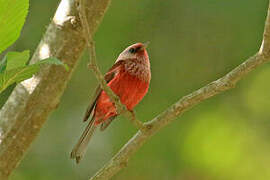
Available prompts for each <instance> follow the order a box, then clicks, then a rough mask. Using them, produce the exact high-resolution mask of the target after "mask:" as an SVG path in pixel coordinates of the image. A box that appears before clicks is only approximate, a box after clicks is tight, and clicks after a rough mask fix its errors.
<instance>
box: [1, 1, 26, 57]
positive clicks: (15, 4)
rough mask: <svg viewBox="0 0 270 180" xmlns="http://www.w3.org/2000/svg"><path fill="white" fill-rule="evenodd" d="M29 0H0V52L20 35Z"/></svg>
mask: <svg viewBox="0 0 270 180" xmlns="http://www.w3.org/2000/svg"><path fill="white" fill-rule="evenodd" d="M28 8H29V0H0V53H1V52H2V51H3V50H5V49H6V48H8V47H9V46H10V45H12V44H13V43H14V42H15V41H16V40H17V39H18V38H19V36H20V32H21V29H22V27H23V25H24V22H25V18H26V15H27V13H28Z"/></svg>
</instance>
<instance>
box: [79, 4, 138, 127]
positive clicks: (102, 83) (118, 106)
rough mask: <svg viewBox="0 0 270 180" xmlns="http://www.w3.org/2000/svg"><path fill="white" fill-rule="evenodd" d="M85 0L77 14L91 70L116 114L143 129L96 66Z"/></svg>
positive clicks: (93, 43)
mask: <svg viewBox="0 0 270 180" xmlns="http://www.w3.org/2000/svg"><path fill="white" fill-rule="evenodd" d="M85 2H86V0H80V10H79V15H80V19H81V23H82V27H83V29H84V35H85V39H86V44H87V46H88V48H89V54H90V63H89V67H90V68H91V69H92V70H93V73H94V74H95V76H96V78H97V80H98V82H99V84H100V86H101V88H102V89H103V90H104V91H105V92H106V94H107V95H108V96H109V98H110V100H111V101H112V102H113V103H114V104H115V106H116V109H117V114H123V115H124V116H125V117H126V118H128V119H129V120H130V121H131V123H132V124H133V125H134V126H135V127H136V128H138V129H143V124H142V122H141V121H139V120H137V119H136V117H135V116H134V114H132V112H130V111H128V110H127V108H126V106H124V105H123V104H122V103H121V101H120V99H119V97H118V96H117V95H116V94H115V93H114V92H113V91H112V90H111V88H110V87H109V86H107V83H106V81H105V79H104V77H103V75H102V73H101V71H100V70H99V68H98V65H97V60H96V50H95V42H94V40H93V37H92V35H91V30H90V26H89V24H88V21H87V16H86V11H85V9H86V8H85Z"/></svg>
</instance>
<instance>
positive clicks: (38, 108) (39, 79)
mask: <svg viewBox="0 0 270 180" xmlns="http://www.w3.org/2000/svg"><path fill="white" fill-rule="evenodd" d="M109 3H110V0H103V1H95V0H88V1H87V4H86V8H87V10H89V11H88V14H87V19H88V23H89V26H91V28H92V29H91V30H92V31H91V32H90V34H91V35H93V34H94V32H95V31H96V30H97V27H98V25H99V24H100V22H101V20H102V18H103V16H104V13H105V12H106V9H107V7H108V5H109ZM78 16H79V15H78V11H77V10H76V1H75V0H62V1H61V3H60V5H59V7H58V9H57V11H56V14H55V16H54V18H53V20H52V22H51V24H50V25H49V26H48V29H47V31H46V33H45V35H44V37H43V39H42V40H41V42H40V44H39V46H38V47H37V49H36V51H35V53H34V55H33V57H32V60H31V63H34V62H36V61H39V60H40V59H43V58H46V57H49V56H54V57H57V58H58V59H60V60H62V61H63V62H64V63H66V64H67V65H68V66H69V69H70V70H69V71H68V72H67V71H66V70H65V69H64V68H63V67H60V66H53V65H52V66H46V67H43V68H42V69H41V71H40V72H39V73H38V74H37V75H35V76H34V77H33V78H31V79H29V80H26V81H24V82H22V83H20V84H19V85H17V87H16V88H15V89H14V91H13V92H12V94H11V96H10V97H9V99H8V101H7V102H6V104H5V106H4V107H3V108H2V109H1V111H0V119H1V121H0V179H6V178H8V176H9V175H10V173H11V172H12V171H13V170H14V169H15V168H16V166H17V165H18V164H19V162H20V161H21V159H22V158H23V156H24V155H25V153H26V151H27V150H28V148H29V146H30V145H31V143H32V142H33V140H34V139H35V137H36V136H37V134H38V133H39V131H40V129H41V127H42V125H43V124H44V122H45V121H46V119H47V118H48V116H49V114H50V112H51V111H53V110H54V109H56V108H57V105H58V104H59V102H60V97H61V96H62V94H63V91H64V90H65V88H66V84H67V82H68V80H69V79H70V77H71V75H72V72H73V70H74V68H75V67H76V64H77V62H78V60H79V58H80V56H81V54H82V52H83V50H84V48H85V38H84V36H83V35H82V34H83V33H82V28H81V24H80V22H79V18H78Z"/></svg>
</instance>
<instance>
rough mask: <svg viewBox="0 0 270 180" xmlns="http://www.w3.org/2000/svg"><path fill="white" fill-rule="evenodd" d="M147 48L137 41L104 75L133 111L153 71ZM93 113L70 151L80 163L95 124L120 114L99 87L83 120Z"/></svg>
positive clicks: (107, 120) (145, 89) (102, 124)
mask: <svg viewBox="0 0 270 180" xmlns="http://www.w3.org/2000/svg"><path fill="white" fill-rule="evenodd" d="M145 47H146V46H145V45H144V44H142V43H136V44H134V45H131V46H129V47H128V48H126V49H125V50H124V51H123V52H122V53H121V54H120V55H119V57H118V59H117V60H116V62H115V64H114V65H113V66H112V68H111V69H110V70H109V71H108V72H107V73H106V74H105V80H106V81H107V83H108V86H109V87H110V88H111V89H112V91H113V92H114V93H115V94H116V95H117V96H118V97H119V98H120V101H121V103H122V104H124V105H125V106H126V107H127V109H128V110H130V111H132V110H133V108H134V107H135V106H136V105H137V104H138V103H139V102H140V101H141V100H142V98H143V97H144V96H145V94H146V93H147V91H148V88H149V83H150V79H151V71H150V62H149V58H148V54H147V51H146V49H145ZM91 114H92V119H91V120H90V122H89V124H88V126H87V127H86V129H85V131H84V132H83V134H82V136H81V138H80V140H79V142H78V143H77V145H76V146H75V147H74V149H73V151H72V153H71V158H75V159H76V161H77V163H79V161H80V159H81V158H82V156H83V154H84V153H85V151H86V147H87V144H88V142H89V140H90V138H91V136H92V134H93V132H94V130H95V129H96V127H97V126H98V125H100V124H101V130H104V129H105V128H106V127H107V126H108V125H109V124H110V123H111V122H112V120H113V119H114V118H115V117H116V116H117V111H116V107H115V105H114V104H113V103H112V102H111V101H110V98H109V97H108V95H107V94H106V93H105V92H104V91H103V90H102V89H101V88H100V87H98V88H97V90H96V93H95V95H94V97H93V102H91V104H90V105H89V107H88V109H87V111H86V114H85V117H84V121H86V120H87V119H88V118H89V117H90V116H91Z"/></svg>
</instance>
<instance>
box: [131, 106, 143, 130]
mask: <svg viewBox="0 0 270 180" xmlns="http://www.w3.org/2000/svg"><path fill="white" fill-rule="evenodd" d="M129 112H130V113H131V114H132V118H131V123H132V124H133V125H134V126H135V127H136V128H138V129H141V130H142V129H144V125H143V123H142V122H141V121H140V120H138V119H137V118H136V115H135V112H134V111H133V110H129Z"/></svg>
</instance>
